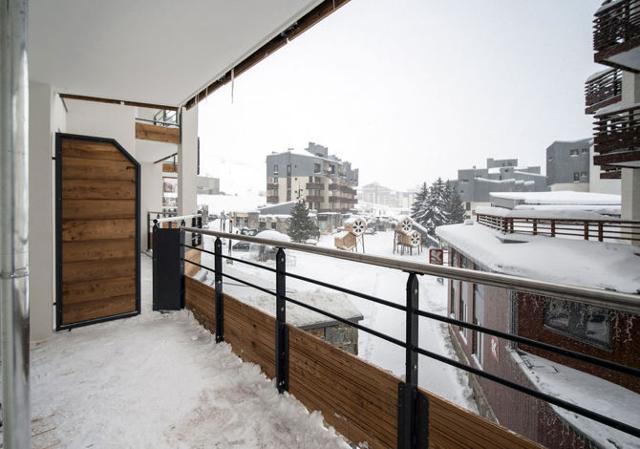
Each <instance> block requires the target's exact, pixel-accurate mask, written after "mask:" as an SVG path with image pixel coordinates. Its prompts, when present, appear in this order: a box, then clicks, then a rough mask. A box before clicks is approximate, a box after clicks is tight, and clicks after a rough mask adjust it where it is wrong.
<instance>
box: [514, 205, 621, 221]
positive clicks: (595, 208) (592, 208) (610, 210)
mask: <svg viewBox="0 0 640 449" xmlns="http://www.w3.org/2000/svg"><path fill="white" fill-rule="evenodd" d="M515 210H522V211H525V210H526V211H548V212H553V213H558V212H559V213H562V212H567V213H568V212H569V211H576V212H578V211H585V212H593V213H595V214H598V215H614V216H618V217H619V216H620V215H621V214H622V209H621V206H614V205H607V204H602V205H598V204H564V205H563V204H544V205H540V204H518V205H517V206H516V207H515ZM602 218H607V217H602Z"/></svg>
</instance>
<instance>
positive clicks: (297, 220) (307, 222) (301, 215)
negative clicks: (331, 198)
mask: <svg viewBox="0 0 640 449" xmlns="http://www.w3.org/2000/svg"><path fill="white" fill-rule="evenodd" d="M288 232H289V237H291V240H293V241H294V242H298V243H300V242H305V241H306V240H307V239H309V238H311V237H316V236H318V234H319V232H318V226H317V225H316V224H315V222H314V221H313V220H312V219H311V218H310V217H309V209H308V208H307V206H305V204H304V202H303V201H299V202H298V203H296V205H295V206H293V209H292V210H291V218H290V219H289V231H288Z"/></svg>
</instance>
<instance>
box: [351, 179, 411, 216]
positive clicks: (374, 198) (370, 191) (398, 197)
mask: <svg viewBox="0 0 640 449" xmlns="http://www.w3.org/2000/svg"><path fill="white" fill-rule="evenodd" d="M414 197H415V192H411V191H398V190H393V189H390V188H389V187H386V186H383V185H381V184H380V183H378V182H372V183H370V184H367V185H364V186H362V187H361V188H360V189H359V191H358V199H359V200H360V201H363V202H365V203H372V204H380V205H382V206H389V207H397V208H403V209H407V208H410V207H411V205H412V204H413V199H414Z"/></svg>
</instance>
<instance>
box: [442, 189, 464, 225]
mask: <svg viewBox="0 0 640 449" xmlns="http://www.w3.org/2000/svg"><path fill="white" fill-rule="evenodd" d="M446 192H447V194H446V210H447V215H448V219H447V224H457V223H462V222H463V221H464V213H465V209H464V205H463V204H462V199H461V198H460V194H459V193H458V189H456V186H455V183H453V182H450V181H447V185H446Z"/></svg>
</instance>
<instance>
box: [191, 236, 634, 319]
mask: <svg viewBox="0 0 640 449" xmlns="http://www.w3.org/2000/svg"><path fill="white" fill-rule="evenodd" d="M184 230H185V231H187V232H198V233H200V234H203V235H210V236H213V237H220V238H229V239H233V240H241V241H245V242H250V243H256V244H261V245H269V246H273V247H277V248H284V249H292V250H295V251H301V252H305V253H309V254H318V255H322V256H328V257H333V258H336V259H342V260H349V261H352V262H358V263H364V264H368V265H375V266H378V267H383V268H391V269H396V270H402V271H406V272H410V273H416V274H426V275H430V276H437V277H445V278H449V279H455V280H459V281H464V282H475V283H479V284H484V285H490V286H493V287H502V288H506V289H514V290H518V291H522V292H527V293H531V294H535V295H541V296H553V297H561V298H562V299H564V300H567V301H572V302H577V303H580V304H587V305H590V306H595V307H601V308H605V309H611V310H617V311H620V312H627V313H633V314H640V295H633V294H629V293H620V292H615V291H610V290H599V289H596V288H588V287H580V286H577V285H567V284H558V283H554V282H547V281H540V280H535V279H527V278H522V277H519V276H512V275H508V274H502V273H490V272H485V271H475V270H470V269H466V268H458V267H450V266H444V265H431V264H424V263H418V262H410V261H406V260H400V259H394V258H390V257H383V256H373V255H371V254H361V253H354V252H350V251H343V250H339V249H332V248H323V247H318V246H312V245H305V244H302V243H292V242H283V241H279V240H271V239H263V238H259V237H250V236H247V235H241V234H230V233H228V232H220V231H213V230H210V229H198V228H190V227H185V228H184Z"/></svg>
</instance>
